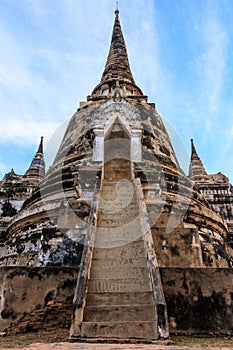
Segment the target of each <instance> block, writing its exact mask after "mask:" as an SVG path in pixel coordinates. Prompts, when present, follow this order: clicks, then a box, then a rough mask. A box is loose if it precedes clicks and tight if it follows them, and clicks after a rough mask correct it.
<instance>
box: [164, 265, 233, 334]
mask: <svg viewBox="0 0 233 350" xmlns="http://www.w3.org/2000/svg"><path fill="white" fill-rule="evenodd" d="M160 272H161V278H162V283H163V288H164V294H165V299H166V303H167V310H168V318H169V326H170V332H171V333H173V334H174V333H178V334H179V333H190V334H200V333H203V334H208V333H209V334H211V335H212V334H227V335H233V269H214V268H202V269H201V268H187V269H180V268H161V269H160Z"/></svg>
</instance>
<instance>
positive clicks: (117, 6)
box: [115, 1, 119, 15]
mask: <svg viewBox="0 0 233 350" xmlns="http://www.w3.org/2000/svg"><path fill="white" fill-rule="evenodd" d="M115 14H116V15H118V14H119V3H118V1H117V2H116V11H115Z"/></svg>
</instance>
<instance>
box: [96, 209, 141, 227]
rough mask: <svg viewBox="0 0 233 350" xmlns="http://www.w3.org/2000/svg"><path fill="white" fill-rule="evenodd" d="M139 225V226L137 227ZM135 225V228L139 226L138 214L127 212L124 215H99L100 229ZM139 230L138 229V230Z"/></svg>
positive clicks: (98, 223)
mask: <svg viewBox="0 0 233 350" xmlns="http://www.w3.org/2000/svg"><path fill="white" fill-rule="evenodd" d="M136 223H137V225H136ZM130 224H134V225H135V228H137V227H138V225H139V214H138V212H136V213H134V214H131V213H128V212H127V211H126V212H125V213H124V212H122V213H120V214H119V213H114V214H109V215H107V214H104V215H98V217H97V226H99V227H124V226H125V225H130ZM137 229H138V228H137Z"/></svg>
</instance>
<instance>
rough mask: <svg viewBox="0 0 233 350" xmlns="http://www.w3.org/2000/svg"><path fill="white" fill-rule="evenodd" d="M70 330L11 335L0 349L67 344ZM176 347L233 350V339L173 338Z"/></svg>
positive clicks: (3, 341) (3, 339) (1, 340)
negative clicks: (31, 345) (229, 349)
mask: <svg viewBox="0 0 233 350" xmlns="http://www.w3.org/2000/svg"><path fill="white" fill-rule="evenodd" d="M68 337H69V330H67V329H61V330H53V331H49V332H45V331H43V332H42V331H41V332H38V333H26V334H17V335H10V336H5V337H2V338H0V349H12V348H15V347H18V348H23V347H26V346H28V345H30V344H33V343H47V344H48V343H60V342H67V339H68ZM169 344H170V345H174V346H199V347H203V348H205V347H218V348H223V347H229V348H232V349H233V338H230V337H229V338H227V337H226V338H224V337H222V338H220V337H219V338H217V337H216V338H215V337H213V338H207V337H206V338H205V337H200V338H199V337H185V336H172V337H171V338H170V340H169Z"/></svg>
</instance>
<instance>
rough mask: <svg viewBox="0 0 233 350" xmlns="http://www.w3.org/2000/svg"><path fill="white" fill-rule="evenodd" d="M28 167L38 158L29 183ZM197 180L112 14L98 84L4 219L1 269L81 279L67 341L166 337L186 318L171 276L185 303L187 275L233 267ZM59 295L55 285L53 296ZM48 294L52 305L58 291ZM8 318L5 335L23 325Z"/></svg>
mask: <svg viewBox="0 0 233 350" xmlns="http://www.w3.org/2000/svg"><path fill="white" fill-rule="evenodd" d="M38 152H39V150H38ZM42 153H43V150H42V152H39V153H38V154H42ZM33 164H37V158H35V159H34V160H33V162H32V165H31V167H30V169H29V170H28V171H27V172H26V174H25V176H27V177H28V178H30V177H31V176H33V174H34V172H33V171H34V170H33V169H32V168H33ZM41 169H42V168H41ZM42 172H43V169H42ZM202 179H203V181H207V180H208V175H207V173H206V171H205V169H204V166H203V164H202V163H201V161H200V158H199V157H198V155H197V153H196V150H195V147H194V145H192V159H191V165H190V176H186V175H185V173H184V172H183V170H182V169H181V168H180V165H179V163H178V160H177V158H176V155H175V152H174V149H173V147H172V144H171V141H170V138H169V135H168V133H167V131H166V129H165V126H164V124H163V121H162V118H161V117H160V115H159V114H158V112H157V110H156V108H155V105H154V104H153V103H148V99H147V96H146V95H144V94H143V92H142V90H141V89H140V88H139V87H138V86H137V85H136V83H135V81H134V78H133V75H132V72H131V69H130V64H129V59H128V54H127V49H126V44H125V40H124V37H123V33H122V29H121V24H120V19H119V11H118V10H116V11H115V22H114V26H113V33H112V39H111V44H110V50H109V55H108V57H107V62H106V65H105V68H104V73H103V75H102V78H101V81H100V83H99V84H98V85H97V86H96V87H95V88H94V90H93V92H92V93H91V95H89V96H88V97H87V101H85V102H81V103H80V108H79V109H78V110H77V112H76V113H75V114H74V115H73V117H72V118H71V120H70V122H69V125H68V127H67V130H66V132H65V135H64V138H63V140H62V142H61V145H60V147H59V150H58V153H57V155H56V158H55V160H54V163H53V164H52V166H51V167H50V168H49V170H48V172H47V173H46V174H45V176H44V177H43V176H42V181H41V182H40V186H39V187H38V188H37V189H35V190H34V192H33V194H32V195H31V197H30V198H29V199H27V200H26V202H24V205H23V208H22V209H21V211H19V212H18V213H17V214H16V215H15V216H14V217H13V218H12V220H11V221H10V223H9V225H8V227H7V230H6V234H5V239H4V241H3V242H2V243H1V246H0V264H1V266H3V267H10V268H11V269H14V268H18V267H21V268H25V269H26V270H25V271H28V270H27V269H29V270H30V273H31V274H32V271H34V272H33V276H35V274H39V273H40V274H41V275H40V276H44V273H45V272H43V273H41V272H38V271H50V273H51V271H53V272H52V273H53V274H60V275H61V274H62V273H63V272H64V271H66V273H67V271H68V269H69V271H71V270H72V269H74V270H75V269H76V270H75V271H77V275H76V280H77V284H76V287H75V293H74V295H73V297H74V299H73V306H72V320H71V324H70V326H71V328H70V337H71V339H73V340H75V339H82V338H99V337H101V338H106V339H108V338H115V339H129V338H137V339H141V340H156V339H159V338H168V336H169V328H170V330H173V331H174V330H177V329H178V330H179V329H180V328H179V327H181V328H182V327H185V326H186V325H183V326H182V324H181V325H180V324H179V317H178V316H177V314H176V313H175V311H174V310H176V311H177V310H179V309H180V310H181V309H182V307H181V306H180V305H179V300H186V302H187V303H188V301H187V300H188V298H186V299H182V298H183V296H181V294H180V297H179V293H180V292H178V291H177V290H176V289H175V287H174V290H173V291H172V292H170V289H171V288H172V286H175V285H176V279H175V276H178V275H179V274H183V275H182V276H183V277H182V278H183V279H185V278H186V285H185V284H183V288H185V289H186V292H187V293H189V292H188V290H189V288H191V286H193V285H195V283H196V282H195V283H192V282H191V281H192V278H193V277H192V276H191V277H190V284H189V277H187V273H190V271H195V274H198V271H201V274H203V273H204V271H205V270H206V268H207V267H209V268H210V267H211V268H212V269H213V270H212V271H214V269H222V268H224V269H226V270H227V271H228V272H227V273H231V272H229V271H230V269H231V268H232V265H233V250H232V248H231V245H230V244H229V226H228V224H227V222H226V221H225V220H224V217H223V216H222V215H219V212H218V210H217V211H215V207H214V206H213V205H212V204H211V203H209V201H208V197H206V196H205V195H204V193H203V191H199V190H198V188H199V187H200V186H199V180H201V181H202ZM197 185H198V186H197ZM231 205H232V204H231ZM66 268H67V270H66ZM44 269H50V270H44ZM51 269H52V270H51ZM74 270H72V271H74ZM12 271H13V270H12ZM21 271H22V270H21ZM35 271H37V272H35ZM55 271H56V272H55ZM170 271H172V272H171V274H170ZM208 273H209V272H208ZM30 276H32V275H30ZM38 276H39V275H38ZM168 276H169V277H168ZM171 276H172V277H171ZM184 276H186V277H184ZM38 278H39V277H38ZM40 278H41V279H42V281H43V278H44V277H40ZM51 278H52V277H51ZM6 280H7V279H6ZM180 280H181V279H180ZM197 280H198V278H197ZM224 281H225V280H224ZM226 281H228V279H226ZM57 283H58V282H57ZM226 283H227V282H226ZM65 285H66V286H67V284H65V283H64V287H60V285H59V283H58V284H57V287H56V288H58V290H59V293H60V294H59V293H58V294H59V295H60V298H61V293H63V294H64V293H66V292H65V290H66V287H65ZM58 286H59V287H58ZM189 286H190V287H189ZM46 288H47V289H46V290H47V296H46V298H47V299H46V302H51V303H52V301H51V300H53V298H55V296H54V295H55V294H56V293H55V291H54V288H53V290H49V287H48V286H47V287H46ZM169 288H170V289H169ZM165 289H166V291H165ZM61 290H62V292H61ZM190 290H191V289H190ZM167 291H168V292H167ZM199 292H200V291H199ZM49 293H50V294H49ZM169 293H170V294H169ZM171 293H173V294H175V297H171ZM63 294H62V295H63ZM57 298H58V297H57ZM179 298H180V299H179ZM195 298H196V296H195ZM50 299H51V300H50ZM55 299H56V298H55ZM4 300H5V299H4ZM4 300H3V301H2V309H4V307H5V306H4ZM174 300H176V304H174V303H173V301H174ZM193 300H194V301H197V300H198V299H193ZM51 303H50V304H49V305H52V304H51ZM60 304H61V303H60ZM46 305H48V304H46ZM182 305H186V304H182ZM46 307H47V306H46ZM31 308H32V307H31ZM40 308H41V309H43V307H42V305H41V303H37V310H40ZM190 308H191V307H190ZM31 312H33V310H29V311H27V320H28V321H27V322H28V323H29V324H30V313H31ZM38 312H39V311H38ZM41 312H42V311H41ZM70 312H71V310H70ZM4 315H7V313H6V312H5V313H4ZM12 318H13V316H12V314H11V316H9V314H8V317H5V318H4V319H3V320H2V321H3V322H2V323H3V327H5V328H6V329H7V327H8V326H9V324H10V323H11V324H12V323H14V322H15V323H17V322H18V323H20V322H21V321H22V319H21V321H20V319H19V316H18V315H17V316H14V318H13V319H12ZM180 319H182V320H183V318H182V317H181V318H180ZM182 322H183V321H182ZM182 322H181V323H182ZM192 322H194V321H192V319H191V318H190V323H189V324H188V327H190V328H192ZM31 323H32V324H33V321H31ZM31 327H32V325H31Z"/></svg>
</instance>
